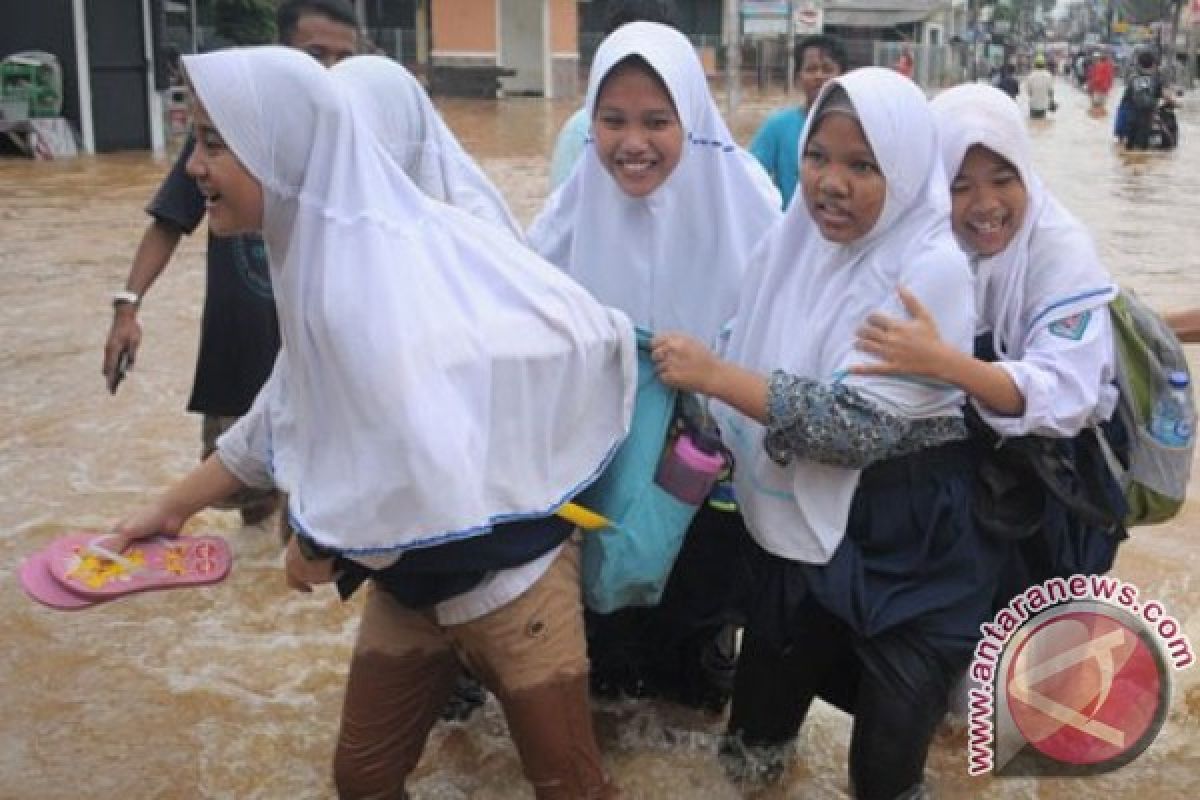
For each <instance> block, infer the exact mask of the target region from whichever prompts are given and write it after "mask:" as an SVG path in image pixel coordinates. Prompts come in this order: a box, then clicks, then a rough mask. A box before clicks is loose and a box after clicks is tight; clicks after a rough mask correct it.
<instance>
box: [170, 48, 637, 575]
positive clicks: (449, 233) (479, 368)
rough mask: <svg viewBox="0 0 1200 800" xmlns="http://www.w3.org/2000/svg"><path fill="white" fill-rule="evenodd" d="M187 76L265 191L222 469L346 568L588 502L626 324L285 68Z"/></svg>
mask: <svg viewBox="0 0 1200 800" xmlns="http://www.w3.org/2000/svg"><path fill="white" fill-rule="evenodd" d="M186 67H187V70H188V76H189V79H190V81H191V85H192V86H193V88H194V90H195V92H196V94H197V96H198V98H199V99H200V101H201V102H202V103H203V104H204V107H205V108H206V109H207V111H208V114H209V115H210V116H211V119H212V120H213V123H214V125H215V126H216V127H217V129H218V130H219V131H220V133H221V135H222V136H223V137H224V139H225V142H226V143H227V145H228V147H229V148H230V149H231V150H232V151H233V153H234V154H235V155H236V156H237V158H238V160H239V161H240V162H241V163H242V164H243V165H244V167H245V169H247V170H248V171H249V172H250V173H251V174H252V175H253V176H254V178H255V179H257V181H258V182H259V183H260V184H261V186H262V193H263V198H264V200H263V203H264V214H263V235H264V240H265V241H266V243H267V248H268V255H269V259H270V266H271V278H272V283H273V285H274V287H275V299H276V305H277V308H278V312H279V322H280V330H281V333H282V338H283V350H282V352H281V354H280V356H279V358H278V360H277V362H276V366H275V369H274V371H273V372H272V375H271V377H270V379H269V380H268V383H267V385H266V387H265V388H264V390H263V391H262V392H261V393H260V395H259V397H258V398H257V400H256V401H255V404H254V406H253V407H252V409H251V411H250V412H249V413H248V414H247V415H246V416H245V417H244V418H243V419H242V421H240V422H239V424H238V425H237V426H235V428H234V429H233V430H232V431H231V432H230V434H229V435H228V436H227V438H226V439H225V446H224V447H222V448H220V449H219V455H221V456H222V458H223V461H224V463H225V465H226V466H227V467H228V468H229V469H230V470H232V471H233V472H234V473H235V474H236V475H237V476H238V478H240V479H241V481H242V482H243V483H247V484H254V485H264V484H274V485H276V486H279V487H280V488H282V489H285V490H286V491H287V492H288V493H289V494H290V496H291V502H290V510H291V516H292V518H293V520H292V521H293V522H294V523H295V525H296V527H297V528H298V529H299V530H300V531H302V532H304V533H305V534H307V535H308V536H309V537H310V538H311V539H312V540H314V541H315V542H316V543H317V544H319V545H321V546H324V547H328V548H331V549H334V550H336V551H338V552H340V553H342V554H343V555H346V556H351V557H363V558H368V557H369V556H371V555H372V554H377V555H381V556H383V557H384V558H391V559H394V558H395V556H396V555H398V554H399V553H400V552H402V551H404V550H408V549H412V548H419V547H427V546H430V545H434V544H438V543H442V542H448V541H451V540H455V539H459V538H464V537H470V536H476V535H482V534H486V533H487V532H488V531H489V530H490V528H491V526H492V525H494V524H496V523H499V522H503V521H509V520H513V519H521V518H527V517H537V516H544V515H546V514H547V513H550V512H552V511H553V510H554V509H555V508H557V507H558V505H560V504H561V503H562V502H564V501H565V500H567V499H569V498H570V497H571V496H573V494H574V493H576V492H577V491H578V490H579V489H580V487H582V486H585V485H587V483H588V482H589V481H590V480H592V479H593V478H594V476H595V475H596V474H597V472H598V471H599V470H600V469H602V468H603V466H604V465H605V464H606V463H607V459H608V458H609V455H610V453H611V452H612V450H613V449H614V448H615V446H616V445H617V444H618V443H619V442H620V441H621V439H622V438H623V436H624V434H625V431H626V426H627V423H628V419H629V415H630V410H631V404H632V391H633V388H632V387H633V374H634V369H635V359H634V356H633V352H634V351H633V347H634V344H633V336H632V330H631V327H630V325H629V323H628V320H627V319H626V318H625V317H624V316H623V315H621V314H620V313H619V312H615V311H612V310H609V309H605V308H603V307H601V306H599V305H597V304H596V303H595V302H594V301H593V300H592V299H591V298H590V297H588V295H587V293H586V292H585V291H583V290H582V289H581V288H580V287H579V286H578V285H577V284H575V283H574V282H572V281H570V280H569V279H566V278H565V277H564V276H563V275H562V274H561V273H560V272H559V271H558V270H555V269H554V268H553V267H552V266H550V265H549V264H547V263H545V262H544V261H542V260H541V259H538V258H536V257H535V256H533V255H532V254H531V253H530V252H529V251H528V250H527V249H526V248H525V247H524V246H523V245H520V244H519V243H518V242H516V241H515V240H514V239H513V237H512V236H510V235H509V234H508V233H507V232H505V231H503V230H501V229H500V228H498V227H496V226H494V225H491V224H488V223H484V222H480V221H479V220H476V219H475V218H473V217H471V216H470V215H468V214H466V213H464V212H462V211H459V210H458V209H455V208H453V207H450V206H446V205H442V204H440V203H435V202H434V201H432V200H430V199H429V198H427V197H426V196H425V195H424V194H422V193H421V192H420V191H419V190H417V188H416V187H415V186H414V185H413V184H412V182H411V181H410V180H409V179H408V177H407V176H406V175H405V174H404V172H403V171H402V170H400V168H399V167H398V166H396V165H395V164H394V163H393V162H392V161H391V160H390V159H388V158H386V157H385V156H384V154H383V150H382V149H381V148H380V147H379V145H378V143H377V142H376V140H375V139H374V137H373V136H372V135H371V134H370V133H369V131H368V127H367V126H366V125H365V124H363V123H362V122H361V121H359V120H358V119H357V118H356V117H355V113H356V111H355V108H354V106H353V105H352V104H351V103H349V102H348V100H347V98H345V97H344V96H343V95H342V94H341V93H340V92H339V91H338V90H337V83H335V82H334V80H333V79H332V78H331V77H330V76H329V75H328V74H327V73H326V72H325V71H324V70H322V69H320V67H319V65H317V63H316V62H315V61H313V60H312V59H311V58H308V57H306V56H305V55H304V54H303V53H299V52H297V51H294V50H288V49H286V48H277V47H268V48H246V49H239V50H235V51H226V52H221V53H214V54H209V55H202V56H195V57H188V58H187V59H186ZM279 98H287V99H288V101H287V102H286V103H283V102H279ZM451 266H453V267H454V268H449V267H451ZM376 563H378V562H376Z"/></svg>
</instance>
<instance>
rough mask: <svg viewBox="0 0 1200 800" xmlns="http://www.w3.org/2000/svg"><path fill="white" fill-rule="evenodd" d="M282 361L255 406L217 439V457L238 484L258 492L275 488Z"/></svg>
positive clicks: (278, 363) (265, 385)
mask: <svg viewBox="0 0 1200 800" xmlns="http://www.w3.org/2000/svg"><path fill="white" fill-rule="evenodd" d="M280 361H281V359H278V358H277V359H276V360H275V367H274V369H272V370H271V375H270V377H268V378H267V382H266V383H265V384H264V385H263V388H262V390H261V391H260V392H259V393H258V396H257V397H255V398H254V404H253V405H252V406H250V410H249V411H247V412H246V413H245V414H244V415H242V417H241V418H239V419H238V421H237V422H236V423H234V424H233V427H231V428H230V429H229V430H227V431H226V432H225V433H223V434H221V436H220V437H219V438H218V439H217V451H216V452H217V458H219V459H221V464H222V465H224V467H225V469H227V470H229V471H230V472H232V473H233V475H234V477H236V478H237V479H238V480H239V481H241V482H242V483H244V484H246V485H247V486H253V487H254V488H257V489H272V488H274V487H275V478H274V475H273V474H272V471H271V409H272V407H273V406H274V405H275V400H276V397H277V395H278V393H279V392H281V391H282V390H283V385H282V377H281V375H280V370H281V366H280Z"/></svg>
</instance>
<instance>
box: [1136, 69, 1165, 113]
mask: <svg viewBox="0 0 1200 800" xmlns="http://www.w3.org/2000/svg"><path fill="white" fill-rule="evenodd" d="M1154 94H1155V93H1154V78H1152V77H1151V76H1149V75H1142V74H1138V75H1134V76H1133V77H1132V78H1130V80H1129V100H1130V102H1131V103H1133V107H1134V108H1135V109H1137V110H1138V111H1150V110H1152V109H1153V108H1155V107H1156V106H1157V105H1158V98H1156V97H1155V96H1154Z"/></svg>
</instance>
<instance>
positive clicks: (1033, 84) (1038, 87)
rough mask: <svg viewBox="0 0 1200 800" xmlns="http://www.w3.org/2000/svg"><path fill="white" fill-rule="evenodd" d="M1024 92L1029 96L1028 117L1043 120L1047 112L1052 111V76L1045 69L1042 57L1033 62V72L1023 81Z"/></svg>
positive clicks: (1044, 60)
mask: <svg viewBox="0 0 1200 800" xmlns="http://www.w3.org/2000/svg"><path fill="white" fill-rule="evenodd" d="M1025 91H1026V92H1028V94H1029V116H1030V118H1032V119H1045V117H1046V112H1047V111H1053V110H1054V107H1055V106H1054V76H1053V75H1051V74H1050V71H1049V70H1047V69H1046V59H1045V57H1044V56H1041V55H1039V56H1037V57H1036V58H1034V60H1033V71H1032V72H1030V73H1029V77H1028V78H1026V79H1025Z"/></svg>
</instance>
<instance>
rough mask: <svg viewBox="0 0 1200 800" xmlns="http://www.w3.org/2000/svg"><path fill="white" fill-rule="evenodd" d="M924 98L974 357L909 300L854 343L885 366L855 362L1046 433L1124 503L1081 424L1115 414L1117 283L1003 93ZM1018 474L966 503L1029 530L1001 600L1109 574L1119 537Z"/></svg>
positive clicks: (985, 90)
mask: <svg viewBox="0 0 1200 800" xmlns="http://www.w3.org/2000/svg"><path fill="white" fill-rule="evenodd" d="M931 107H932V108H933V112H934V119H935V122H936V125H937V129H938V138H939V140H940V142H941V152H942V163H943V164H944V165H945V169H946V173H947V176H948V178H949V180H950V181H951V184H950V186H951V191H952V192H953V195H954V213H953V220H954V228H955V233H956V235H957V237H958V240H959V243H960V244H961V246H962V247H963V248H964V249H965V250H966V251H967V252H968V253H969V254H970V255H971V262H972V265H973V266H974V269H975V276H976V288H975V291H976V301H977V306H978V311H979V321H978V325H977V329H978V331H979V332H980V334H981V336H980V340H979V342H978V344H979V345H981V347H980V348H979V351H978V355H979V356H980V357H979V358H974V357H970V356H966V355H963V354H961V353H950V352H948V349H947V348H946V347H945V346H944V343H942V342H940V341H939V337H938V331H937V330H936V329H932V328H930V327H929V326H927V325H924V324H923V323H922V321H921V317H922V315H923V314H924V309H922V308H921V305H920V303H919V302H915V301H910V302H909V303H908V305H909V310H910V312H911V313H913V314H914V315H915V316H916V321H915V322H900V321H898V320H896V319H892V318H887V317H880V318H878V319H875V320H872V322H871V324H869V325H867V326H865V327H864V329H863V331H862V332H861V336H860V346H861V347H862V348H863V350H864V351H866V352H869V353H871V354H873V355H874V356H876V357H878V358H880V359H881V363H878V364H875V365H873V366H869V367H866V368H865V369H863V371H864V372H867V371H889V372H894V371H902V372H907V373H913V374H918V375H924V376H927V377H935V378H937V379H940V380H945V381H949V382H952V383H954V384H956V385H958V386H959V387H961V388H962V389H963V390H965V391H966V392H967V393H968V395H969V396H970V397H971V400H972V403H973V405H974V406H975V408H976V409H977V410H978V412H979V415H980V417H981V418H982V420H983V421H984V423H986V425H987V426H988V427H989V428H991V430H992V431H994V432H995V433H996V434H998V435H1000V436H1024V435H1036V436H1041V437H1046V438H1048V439H1050V440H1053V446H1054V447H1055V448H1056V452H1057V453H1058V454H1059V456H1060V457H1061V458H1065V459H1069V460H1070V461H1071V462H1072V463H1073V464H1074V465H1075V469H1076V471H1077V472H1078V474H1080V475H1084V476H1085V478H1084V480H1085V481H1086V482H1087V483H1088V485H1091V486H1094V487H1102V488H1103V489H1104V491H1105V492H1106V493H1107V494H1108V495H1109V498H1108V499H1109V504H1110V505H1112V506H1113V507H1120V505H1121V503H1122V502H1123V500H1122V499H1121V498H1120V489H1119V487H1118V486H1117V485H1116V483H1115V481H1114V480H1113V478H1112V476H1111V473H1110V471H1109V469H1108V468H1107V466H1105V465H1104V458H1103V456H1102V455H1100V454H1099V451H1098V450H1097V445H1096V442H1095V439H1094V438H1092V436H1091V433H1090V431H1089V429H1090V428H1091V427H1092V426H1095V425H1097V424H1099V423H1102V422H1103V421H1105V420H1108V419H1109V418H1110V417H1111V416H1112V412H1113V408H1114V405H1115V402H1116V397H1117V390H1116V387H1115V386H1114V378H1115V366H1114V363H1115V362H1114V359H1115V354H1114V350H1113V337H1112V328H1111V321H1110V318H1109V314H1108V307H1107V306H1108V303H1109V301H1110V300H1112V299H1113V297H1114V296H1115V295H1116V292H1117V287H1116V285H1115V284H1114V283H1113V281H1112V278H1111V277H1110V276H1109V274H1108V271H1107V270H1106V269H1105V268H1104V266H1103V265H1102V264H1101V263H1100V260H1099V257H1098V256H1097V254H1096V249H1095V246H1094V244H1093V242H1092V238H1091V236H1090V235H1089V234H1088V232H1087V231H1086V230H1085V229H1084V227H1083V226H1082V225H1081V224H1080V223H1079V221H1078V220H1076V219H1075V217H1074V216H1072V215H1071V213H1070V212H1068V211H1067V210H1066V209H1065V208H1063V206H1062V205H1061V204H1060V203H1059V202H1058V201H1057V200H1056V199H1055V198H1054V197H1053V196H1052V195H1051V194H1050V192H1049V191H1047V189H1046V187H1045V186H1044V185H1043V184H1042V182H1041V180H1040V179H1039V178H1038V176H1037V174H1036V173H1035V172H1034V171H1033V166H1032V157H1031V145H1030V140H1029V135H1028V133H1027V132H1026V129H1025V122H1024V120H1023V119H1022V118H1021V115H1020V113H1019V112H1018V110H1017V108H1016V106H1015V105H1014V104H1013V103H1012V101H1011V100H1010V99H1009V98H1008V97H1007V96H1006V95H1004V94H1003V93H1002V92H1000V91H998V90H996V89H993V88H991V87H986V86H981V85H963V86H957V87H955V88H953V89H949V90H947V91H945V92H943V93H941V94H940V95H938V96H937V97H936V98H935V99H934V101H933V102H932V103H931ZM989 351H991V352H989ZM1118 438H1119V437H1118ZM1087 476H1090V477H1087ZM1022 483H1023V484H1024V485H1022V486H1021V487H1020V488H1019V489H1018V490H1017V491H1018V492H1019V496H1008V495H1005V496H1000V497H993V496H992V494H991V493H981V494H980V495H979V497H978V498H977V500H976V502H977V503H978V504H980V506H981V509H982V510H981V513H982V514H983V515H984V516H985V517H986V518H991V519H996V520H1001V519H1008V518H1009V517H1010V516H1011V519H1009V521H1007V522H1005V525H1007V526H1009V527H1023V528H1024V529H1025V530H1027V531H1029V532H1030V533H1033V534H1034V535H1028V536H1026V537H1025V538H1023V539H1022V540H1021V541H1020V543H1019V545H1018V548H1017V551H1016V554H1015V557H1014V558H1013V559H1012V560H1011V563H1010V565H1009V567H1008V568H1006V570H1005V574H1004V575H1003V576H1002V577H1001V584H1000V587H999V589H998V595H997V604H998V605H1002V604H1004V603H1006V602H1007V601H1008V598H1009V597H1011V596H1012V595H1013V594H1015V593H1017V592H1020V591H1023V590H1024V589H1025V588H1026V587H1027V586H1030V585H1032V584H1034V583H1038V582H1040V581H1043V580H1046V579H1048V578H1050V577H1053V576H1069V575H1072V574H1075V573H1085V574H1096V573H1103V572H1106V571H1108V569H1110V568H1111V567H1112V564H1113V561H1114V559H1115V557H1116V551H1117V548H1118V545H1119V542H1120V540H1121V539H1122V538H1124V532H1123V531H1122V530H1120V529H1116V530H1112V529H1109V528H1105V527H1102V526H1099V525H1096V524H1093V523H1089V522H1086V521H1084V520H1083V519H1080V518H1078V517H1077V516H1076V515H1075V514H1072V513H1069V512H1068V511H1067V510H1066V508H1065V506H1063V504H1062V503H1060V502H1058V501H1057V500H1056V499H1054V498H1051V497H1044V498H1043V495H1045V494H1046V492H1045V491H1044V490H1042V491H1041V492H1040V493H1039V490H1038V482H1037V481H1036V480H1032V479H1030V480H1027V481H1023V482H1022ZM1092 502H1093V504H1095V503H1096V502H1097V499H1096V498H1092ZM1026 508H1028V509H1030V513H1013V512H1020V511H1021V510H1022V509H1026Z"/></svg>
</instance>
